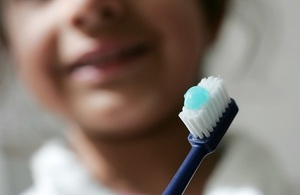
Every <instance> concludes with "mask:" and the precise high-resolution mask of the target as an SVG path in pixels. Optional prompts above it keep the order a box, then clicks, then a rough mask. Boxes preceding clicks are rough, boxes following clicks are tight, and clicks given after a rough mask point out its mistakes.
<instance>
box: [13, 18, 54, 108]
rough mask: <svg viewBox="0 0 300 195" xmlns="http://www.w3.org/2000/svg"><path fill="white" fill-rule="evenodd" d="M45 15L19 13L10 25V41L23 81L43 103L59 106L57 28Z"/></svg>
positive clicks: (51, 106)
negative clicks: (56, 84)
mask: <svg viewBox="0 0 300 195" xmlns="http://www.w3.org/2000/svg"><path fill="white" fill-rule="evenodd" d="M43 18H47V17H45V16H43V17H42V16H39V15H32V16H28V17H25V16H24V17H22V16H19V17H18V18H17V19H16V20H14V22H13V23H12V25H11V26H10V35H11V37H10V43H11V49H12V53H13V54H14V58H15V60H16V65H17V71H18V74H19V76H20V77H21V79H22V81H23V82H24V84H25V85H26V87H28V88H29V89H30V90H31V91H32V92H33V94H34V96H35V97H36V98H37V99H38V100H39V101H40V102H41V103H42V104H44V105H46V106H47V107H50V108H55V109H56V108H58V107H59V106H58V104H59V101H58V99H59V98H58V97H57V95H58V93H57V91H58V88H57V87H56V86H55V83H57V81H56V79H57V77H56V75H54V74H53V71H52V70H53V69H54V68H55V66H56V64H57V63H56V59H57V57H56V32H55V29H56V28H55V25H54V23H53V22H51V21H45V19H43Z"/></svg>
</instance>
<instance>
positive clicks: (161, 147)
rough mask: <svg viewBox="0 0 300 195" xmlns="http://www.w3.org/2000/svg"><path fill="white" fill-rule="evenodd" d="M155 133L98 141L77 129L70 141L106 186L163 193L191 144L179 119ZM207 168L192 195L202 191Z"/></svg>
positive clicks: (197, 180)
mask: <svg viewBox="0 0 300 195" xmlns="http://www.w3.org/2000/svg"><path fill="white" fill-rule="evenodd" d="M154 132H157V133H153V134H149V135H147V136H145V137H139V139H136V140H131V141H128V142H126V141H123V142H99V141H96V140H94V139H91V138H89V137H88V136H87V135H86V134H85V133H83V131H76V130H75V131H72V134H71V136H70V141H71V144H72V146H73V148H74V149H75V150H76V152H77V153H78V155H79V157H80V159H81V160H82V162H83V164H84V165H85V166H86V167H87V168H88V169H89V170H90V172H91V173H92V174H93V176H94V177H95V178H96V179H97V180H99V181H100V182H101V183H103V184H104V185H107V186H108V187H110V188H112V189H114V190H117V191H120V192H122V193H123V192H125V193H128V194H133V193H136V194H161V192H162V191H163V190H164V188H165V187H166V185H167V184H168V182H169V181H170V179H171V178H172V177H173V175H174V174H175V172H176V171H177V169H178V167H179V166H180V164H181V163H182V161H183V159H184V158H185V156H186V155H187V153H188V151H189V149H190V144H189V143H188V141H187V135H188V132H187V130H186V128H185V127H184V125H183V124H182V122H181V121H180V120H176V122H174V123H173V124H172V125H170V126H169V127H168V128H164V129H162V130H160V131H157V129H156V130H155V131H154ZM208 161H210V160H209V159H208ZM208 165H214V163H212V162H209V163H208ZM205 166H207V165H205V163H203V165H202V167H203V169H204V170H205V172H207V173H204V172H202V173H201V175H199V174H198V176H197V175H196V176H195V177H194V179H193V183H196V182H197V185H193V183H191V184H190V186H191V187H190V189H189V190H190V191H191V193H190V194H195V193H192V192H193V191H194V192H195V191H198V194H199V192H201V189H202V187H203V184H204V182H205V180H206V177H207V176H208V175H209V172H210V170H211V169H210V168H209V167H211V166H209V167H207V168H206V167H205ZM194 180H195V181H194Z"/></svg>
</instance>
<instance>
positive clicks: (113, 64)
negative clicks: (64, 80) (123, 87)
mask: <svg viewBox="0 0 300 195" xmlns="http://www.w3.org/2000/svg"><path fill="white" fill-rule="evenodd" d="M150 45H151V44H149V43H148V42H145V41H139V42H129V43H125V44H124V43H121V42H117V43H105V44H104V43H102V44H99V46H96V47H94V48H93V49H90V50H88V51H87V52H83V53H82V54H81V55H79V58H77V59H76V60H75V61H74V62H73V63H70V64H68V65H67V66H66V69H65V70H66V73H67V74H68V75H71V77H72V78H73V79H75V80H76V81H80V82H88V83H97V84H99V83H102V82H105V81H109V80H112V79H117V78H118V77H120V76H121V75H122V73H125V72H128V71H130V70H131V69H132V68H131V67H133V65H134V64H137V63H134V61H136V60H137V59H140V58H141V57H142V56H144V55H145V54H147V53H148V52H149V50H150V48H151V47H150Z"/></svg>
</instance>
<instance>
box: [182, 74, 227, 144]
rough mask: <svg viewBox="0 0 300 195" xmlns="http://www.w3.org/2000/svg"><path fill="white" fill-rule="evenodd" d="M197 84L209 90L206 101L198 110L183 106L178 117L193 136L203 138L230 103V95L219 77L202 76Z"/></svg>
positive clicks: (212, 128)
mask: <svg viewBox="0 0 300 195" xmlns="http://www.w3.org/2000/svg"><path fill="white" fill-rule="evenodd" d="M198 86H201V87H203V88H204V89H206V90H207V91H208V92H209V95H210V97H209V100H208V102H207V103H206V104H205V105H204V106H203V107H201V108H200V109H198V110H189V109H187V108H185V107H183V108H182V112H180V113H179V117H180V118H181V120H182V121H183V122H184V124H185V125H186V127H187V128H188V129H189V131H190V132H191V134H192V135H193V136H194V137H199V138H200V139H203V138H204V137H209V136H210V133H211V132H213V130H214V127H216V125H217V122H219V120H220V118H221V117H222V115H223V113H224V112H225V110H226V108H227V107H228V104H229V103H230V97H229V95H228V93H227V91H226V88H225V86H224V81H223V79H221V78H219V77H213V76H210V77H208V78H203V79H202V80H201V81H200V83H199V84H198Z"/></svg>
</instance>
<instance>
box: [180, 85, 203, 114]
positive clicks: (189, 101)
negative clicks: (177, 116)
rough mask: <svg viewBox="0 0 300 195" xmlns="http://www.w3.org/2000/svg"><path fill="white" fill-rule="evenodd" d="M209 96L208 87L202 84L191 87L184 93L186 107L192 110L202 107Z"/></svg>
mask: <svg viewBox="0 0 300 195" xmlns="http://www.w3.org/2000/svg"><path fill="white" fill-rule="evenodd" d="M208 98H209V93H208V91H207V90H206V89H204V88H203V87H200V86H194V87H191V88H190V89H189V90H188V91H187V92H186V93H185V94H184V107H186V108H187V109H190V110H197V109H199V108H201V107H202V106H203V105H204V104H205V103H206V102H207V101H208Z"/></svg>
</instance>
